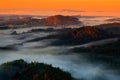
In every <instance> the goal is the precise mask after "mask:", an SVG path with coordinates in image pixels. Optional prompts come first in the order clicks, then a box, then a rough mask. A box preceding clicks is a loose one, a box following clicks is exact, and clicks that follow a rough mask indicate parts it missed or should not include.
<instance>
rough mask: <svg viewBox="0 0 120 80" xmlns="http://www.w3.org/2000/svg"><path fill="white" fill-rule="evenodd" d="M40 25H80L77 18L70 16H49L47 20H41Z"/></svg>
mask: <svg viewBox="0 0 120 80" xmlns="http://www.w3.org/2000/svg"><path fill="white" fill-rule="evenodd" d="M41 23H42V24H43V25H46V26H67V25H78V24H81V22H80V21H79V19H78V18H76V17H72V16H62V15H56V16H50V17H48V18H44V19H41Z"/></svg>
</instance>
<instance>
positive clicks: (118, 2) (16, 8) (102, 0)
mask: <svg viewBox="0 0 120 80" xmlns="http://www.w3.org/2000/svg"><path fill="white" fill-rule="evenodd" d="M119 8H120V0H1V1H0V14H30V15H55V14H64V15H95V16H96V15H97V16H120V9H119Z"/></svg>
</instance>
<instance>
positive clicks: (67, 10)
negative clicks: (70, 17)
mask: <svg viewBox="0 0 120 80" xmlns="http://www.w3.org/2000/svg"><path fill="white" fill-rule="evenodd" d="M61 11H62V12H73V13H74V12H86V11H84V10H71V9H62V10H61Z"/></svg>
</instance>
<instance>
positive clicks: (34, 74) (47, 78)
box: [0, 59, 73, 80]
mask: <svg viewBox="0 0 120 80" xmlns="http://www.w3.org/2000/svg"><path fill="white" fill-rule="evenodd" d="M0 80H73V78H72V77H71V75H70V74H69V73H67V72H64V71H62V70H60V69H59V68H54V67H52V66H51V65H47V64H43V63H38V62H31V63H27V62H25V61H24V60H22V59H20V60H15V61H12V62H7V63H4V64H2V65H0Z"/></svg>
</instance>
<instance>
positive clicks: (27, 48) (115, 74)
mask: <svg viewBox="0 0 120 80" xmlns="http://www.w3.org/2000/svg"><path fill="white" fill-rule="evenodd" d="M83 20H85V19H83ZM88 24H89V23H88ZM27 30H28V28H27V29H18V30H17V32H19V33H22V32H26V31H27ZM10 32H11V30H4V31H0V47H8V46H9V47H14V48H15V49H13V50H2V49H0V64H2V63H4V62H8V61H13V60H17V59H24V60H25V61H27V62H33V61H36V62H42V63H47V64H51V65H53V66H54V67H59V68H60V69H62V70H64V71H67V72H69V73H70V74H71V75H72V76H73V77H74V78H76V79H77V80H120V74H119V71H117V70H114V69H112V68H111V69H107V66H106V65H105V64H104V63H100V62H99V61H98V62H97V60H95V61H94V62H92V61H91V60H90V58H88V57H87V56H85V55H83V54H89V53H74V52H70V51H69V49H70V48H74V47H80V46H81V45H78V46H53V45H51V43H52V42H54V41H55V40H56V39H45V40H40V41H36V42H25V41H28V40H32V39H34V38H37V37H39V38H40V37H45V36H48V35H51V34H56V32H51V33H50V32H49V33H47V32H37V33H25V34H20V35H10V34H9V33H10ZM105 41H107V42H109V41H116V38H115V39H110V40H105ZM105 41H100V42H91V43H88V44H89V45H91V44H93V43H94V44H97V43H99V44H101V43H102V42H105ZM88 44H83V45H88ZM11 45H12V46H11ZM92 58H93V57H92ZM111 64H112V63H111Z"/></svg>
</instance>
